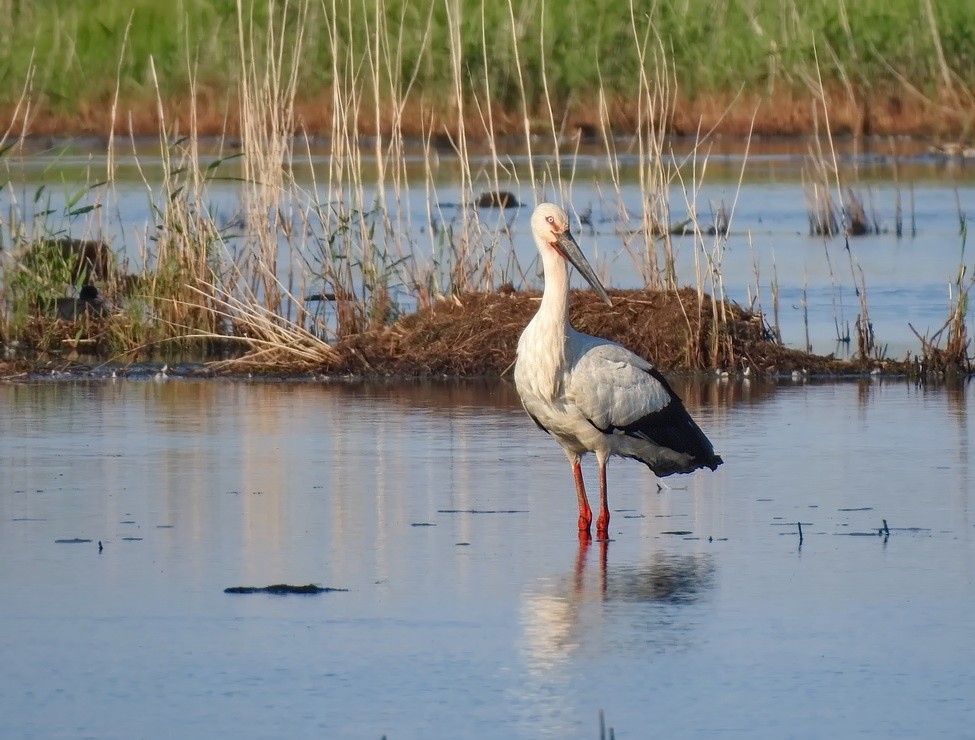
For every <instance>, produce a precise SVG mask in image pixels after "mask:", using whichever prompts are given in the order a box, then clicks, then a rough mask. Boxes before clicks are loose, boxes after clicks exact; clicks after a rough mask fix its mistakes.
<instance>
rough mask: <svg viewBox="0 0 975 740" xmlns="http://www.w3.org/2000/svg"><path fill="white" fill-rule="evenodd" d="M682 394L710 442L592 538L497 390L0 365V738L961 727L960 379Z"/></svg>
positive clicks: (967, 431) (563, 472)
mask: <svg viewBox="0 0 975 740" xmlns="http://www.w3.org/2000/svg"><path fill="white" fill-rule="evenodd" d="M678 386H679V388H680V390H681V391H682V393H683V395H684V396H685V398H686V400H687V404H688V407H689V408H691V409H692V411H693V413H694V414H695V415H696V417H697V418H698V419H699V421H700V423H701V425H702V426H703V427H704V428H705V430H706V431H707V432H708V433H709V435H710V436H711V437H712V439H713V441H714V443H715V447H716V448H717V449H718V450H719V451H720V452H721V453H722V454H723V456H724V458H725V460H726V464H725V465H724V466H723V467H722V468H720V469H719V470H718V471H717V472H715V473H699V474H695V475H693V476H681V477H677V478H668V479H666V485H667V487H666V488H664V489H662V490H659V491H658V489H657V485H656V483H655V481H654V479H653V478H652V476H650V475H649V473H648V472H647V471H646V469H645V468H644V467H643V466H641V465H639V464H637V463H634V462H632V461H622V460H614V461H613V462H612V463H611V466H610V470H609V477H610V496H611V498H610V504H611V508H612V510H613V512H614V513H613V521H612V523H611V537H612V541H610V542H608V543H594V544H592V545H590V546H588V547H585V546H582V547H580V545H579V544H578V542H577V539H576V534H575V532H574V521H575V507H574V497H573V490H572V480H571V475H570V471H569V468H568V465H567V464H566V462H565V459H564V457H563V456H562V454H561V452H560V451H559V450H558V448H557V447H556V445H555V444H554V443H553V442H552V441H551V439H549V438H548V437H547V436H546V435H544V434H542V433H541V432H539V431H538V430H537V429H536V428H535V427H534V425H533V424H531V422H530V421H529V420H527V418H526V417H525V416H524V415H523V412H521V410H520V409H519V407H518V405H517V399H516V397H515V395H514V392H513V389H512V388H511V387H510V386H508V385H503V384H494V383H477V382H467V383H452V384H440V385H437V384H413V385H406V386H403V385H398V386H397V385H366V384H352V383H341V382H336V383H321V382H304V383H249V382H230V381H208V382H199V381H189V380H178V379H169V380H165V381H154V380H147V381H131V380H108V381H98V382H75V383H51V382H40V383H31V384H19V385H10V384H7V385H0V409H2V410H3V412H2V414H0V469H2V470H3V476H2V479H0V594H2V598H0V654H2V655H3V667H2V668H0V716H2V717H3V718H4V719H3V725H4V734H5V735H7V736H10V737H24V738H28V737H43V738H58V737H64V738H69V737H70V738H78V737H98V738H113V737H117V738H130V737H227V736H244V737H267V738H277V737H341V738H374V739H377V740H378V738H379V737H381V736H382V735H383V734H385V735H386V736H387V737H389V738H390V739H391V740H392V739H394V738H397V739H398V738H419V737H455V738H484V737H524V738H536V737H553V738H596V737H598V712H599V710H600V709H602V710H604V711H605V715H606V720H607V723H608V724H609V725H612V726H613V727H614V728H615V731H616V736H617V737H620V738H624V737H631V738H632V737H648V736H651V734H652V735H653V736H657V737H704V736H708V737H710V736H714V735H719V736H731V737H748V738H752V737H770V738H772V737H774V738H778V737H784V736H790V737H823V736H830V735H833V736H843V737H847V736H855V735H866V736H876V735H883V736H919V735H920V736H925V737H935V736H942V737H960V736H965V735H967V734H968V733H970V729H971V727H972V724H973V722H975V702H973V701H972V697H973V696H975V660H973V658H975V655H973V647H972V646H973V645H975V622H973V620H972V619H971V615H972V613H973V612H975V583H973V577H975V516H973V504H975V492H973V488H975V486H973V480H972V477H973V471H972V459H971V457H972V450H973V448H975V444H973V442H975V439H973V437H975V433H973V431H972V427H971V423H970V420H969V417H970V416H971V415H972V413H973V411H975V403H973V394H972V389H971V388H970V387H969V388H965V387H964V386H961V387H951V388H948V387H936V388H923V387H916V386H914V385H912V384H910V383H908V382H905V381H896V380H895V381H885V382H879V381H862V382H847V383H831V384H811V383H800V382H791V381H787V382H782V383H778V384H774V383H766V382H762V383H757V382H749V381H745V382H744V383H742V382H730V383H729V382H726V383H717V384H712V383H706V382H694V383H691V384H688V383H683V384H678ZM593 465H594V463H593V461H591V460H589V461H588V465H586V466H585V467H586V472H587V476H588V480H589V481H591V483H590V485H592V484H593V483H594V480H593V479H594V475H593V472H594V471H593ZM884 520H886V522H887V524H888V526H889V529H890V534H889V537H883V536H878V534H877V530H878V529H879V528H881V527H882V526H883V522H884ZM800 521H801V522H802V531H803V541H802V545H801V547H800V542H799V536H798V529H797V526H796V525H797V522H800ZM673 533H678V534H673ZM680 533H689V534H680ZM72 539H84V540H91V542H80V543H58V542H57V540H72ZM99 541H100V542H101V543H102V544H103V546H104V550H103V552H101V553H99V550H98V542H99ZM281 582H285V583H291V584H305V583H318V584H321V585H322V586H328V587H333V588H341V589H348V591H342V592H332V593H325V594H321V595H318V596H287V597H275V596H268V595H264V594H255V595H228V594H225V593H224V592H223V590H224V589H225V588H226V587H229V586H238V585H248V586H266V585H270V584H275V583H281Z"/></svg>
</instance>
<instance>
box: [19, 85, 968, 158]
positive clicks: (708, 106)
mask: <svg viewBox="0 0 975 740" xmlns="http://www.w3.org/2000/svg"><path fill="white" fill-rule="evenodd" d="M588 99H589V97H588V96H579V100H588ZM825 100H826V107H827V109H828V111H829V129H830V130H831V131H832V132H833V134H834V135H837V136H844V135H857V136H913V137H925V138H933V139H935V140H939V141H940V140H942V139H944V138H946V137H948V138H951V137H959V136H961V137H965V136H967V135H969V133H970V132H969V127H970V120H971V111H970V110H968V109H966V108H965V106H964V105H960V104H958V102H957V100H956V101H941V100H935V99H929V98H926V97H924V96H921V95H915V96H909V95H908V94H907V93H906V92H905V91H904V90H902V89H894V90H891V91H884V90H882V89H880V90H874V91H873V92H871V93H864V94H859V95H856V96H853V95H850V94H849V92H847V91H846V90H842V89H835V90H832V91H827V93H826V96H825ZM119 111H122V113H116V117H115V119H114V121H115V129H114V133H115V135H116V136H123V137H127V136H129V135H135V136H139V137H142V136H157V135H158V134H159V131H160V130H161V127H163V126H165V129H166V130H167V131H173V132H180V133H182V134H185V133H188V132H190V131H191V130H194V129H191V116H192V106H190V105H188V101H187V98H186V97H185V96H181V97H174V98H172V99H170V100H169V101H167V102H166V103H165V105H164V107H163V111H164V115H165V123H164V124H163V123H161V121H160V116H159V107H158V105H157V104H156V102H155V100H148V99H147V100H140V99H130V100H127V101H126V100H123V101H121V102H120V105H119ZM396 112H397V111H394V109H393V107H392V106H391V105H390V106H389V107H388V110H384V111H381V112H380V115H379V116H377V115H376V114H375V112H374V111H372V110H369V111H364V112H363V113H362V114H361V115H360V119H359V120H358V121H357V122H356V126H355V130H356V131H357V132H358V133H359V135H362V136H371V135H374V134H376V133H377V131H378V132H381V133H383V134H387V135H388V134H389V133H390V131H391V130H392V129H393V122H394V120H395V121H396V123H397V125H398V126H399V128H400V131H401V133H402V134H403V135H404V136H407V137H416V138H421V137H425V136H427V135H429V134H430V132H433V141H434V143H435V144H436V143H437V142H438V141H439V140H440V137H443V143H444V145H445V146H449V142H450V136H448V133H449V134H450V135H451V136H454V135H456V133H457V131H458V129H459V125H458V121H457V116H456V113H455V112H453V111H452V110H451V109H450V108H449V107H444V108H443V109H433V110H431V108H430V106H429V103H428V101H427V102H424V101H417V100H409V101H406V102H405V103H404V105H403V110H402V112H401V113H400V114H399V115H396V116H394V113H396ZM195 114H196V116H195V120H193V121H192V124H193V125H194V126H195V132H196V134H197V135H200V136H231V137H237V136H240V105H239V102H238V101H236V100H234V99H231V98H222V97H220V96H219V95H218V94H216V93H214V94H209V95H208V94H200V95H198V97H197V100H196V111H195ZM332 114H333V98H332V93H331V91H329V90H323V91H319V92H318V93H316V94H315V95H312V96H305V97H302V98H299V99H298V100H297V101H296V102H295V133H308V134H311V135H325V136H328V135H330V134H332V129H331V124H332V121H333V115H332ZM606 115H607V118H608V124H609V126H610V129H611V133H612V134H613V135H616V136H621V135H627V134H632V133H634V132H635V131H636V129H637V126H638V121H639V116H640V111H639V108H638V101H637V100H635V99H628V98H626V97H623V96H620V95H615V96H610V98H609V100H608V104H607V112H606ZM529 118H530V119H531V120H532V121H533V123H532V128H533V133H535V134H538V135H542V136H545V135H551V129H550V124H549V123H548V122H549V120H550V117H549V112H548V111H547V110H542V109H539V110H537V111H533V112H532V113H531V114H530V115H529ZM555 118H556V120H558V121H560V122H563V124H562V126H561V127H562V134H563V135H564V136H568V137H572V136H574V135H577V134H578V135H580V136H581V137H582V138H591V139H600V138H602V136H603V132H602V129H601V125H600V120H599V118H598V112H597V111H596V109H595V108H594V107H593V106H591V105H588V104H585V105H584V104H582V103H575V104H573V103H570V104H569V105H568V106H566V108H565V109H564V110H559V111H556V116H555ZM0 120H4V121H12V122H13V123H12V129H11V132H10V133H11V135H13V136H20V135H27V136H31V137H37V136H43V137H51V136H53V137H60V136H91V137H96V138H107V137H108V136H109V134H110V133H112V130H113V129H112V125H113V123H112V122H113V118H112V107H111V106H110V105H101V104H99V105H94V104H85V103H79V104H78V105H77V106H75V107H74V108H73V109H69V110H66V109H64V107H63V106H60V107H54V106H51V105H45V104H44V102H43V101H40V102H39V105H38V107H37V108H35V109H34V111H32V115H31V118H30V120H29V121H28V122H27V123H26V124H25V123H24V122H23V119H22V118H20V117H18V116H17V115H15V110H14V108H12V107H11V106H9V105H8V106H6V107H0ZM491 120H492V124H493V135H494V136H495V137H507V136H515V137H520V138H523V137H524V133H525V128H524V126H525V116H524V114H523V113H522V112H521V111H520V110H508V109H505V108H503V107H500V106H495V108H494V110H493V111H492V119H491ZM660 125H662V126H663V128H664V129H665V130H666V131H667V132H668V133H670V134H673V135H681V136H695V135H697V134H701V135H704V134H708V133H714V134H717V135H721V136H746V135H748V134H749V132H751V133H753V134H755V135H760V136H802V135H810V134H813V133H816V132H819V133H821V134H824V133H826V121H825V120H824V117H823V114H822V102H821V101H820V100H819V99H818V98H817V97H814V96H813V95H811V94H810V93H808V92H805V91H796V90H783V89H779V90H777V91H775V92H773V93H771V94H766V93H760V92H755V91H728V92H707V93H701V94H699V95H696V96H694V97H686V96H680V95H678V96H677V99H676V102H675V105H674V110H673V114H672V116H670V117H669V119H668V120H667V121H663V122H660ZM464 132H465V135H466V136H467V137H468V138H469V139H471V140H475V141H476V140H481V139H486V138H488V132H487V131H486V130H485V128H484V119H482V118H481V117H480V116H479V115H477V112H476V110H475V109H472V110H471V111H469V113H468V115H467V117H466V119H465V120H464Z"/></svg>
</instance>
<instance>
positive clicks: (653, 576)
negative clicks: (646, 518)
mask: <svg viewBox="0 0 975 740" xmlns="http://www.w3.org/2000/svg"><path fill="white" fill-rule="evenodd" d="M609 547H610V542H609V541H607V540H599V541H596V542H595V543H593V542H587V541H580V542H579V545H578V549H577V551H576V553H575V562H574V566H573V568H572V570H571V572H570V573H567V574H566V575H564V576H562V577H560V578H556V579H553V580H551V581H548V580H546V581H543V582H542V583H541V584H540V587H539V589H538V590H537V591H535V592H533V593H528V594H526V595H525V598H524V602H523V603H524V606H523V624H524V629H525V642H526V645H525V646H526V649H527V652H528V654H529V663H530V665H531V666H532V668H534V669H541V670H547V669H551V668H554V667H556V666H557V665H558V664H560V663H562V662H564V661H566V660H568V659H569V658H570V657H571V656H572V655H573V654H575V653H576V652H577V651H581V650H585V651H586V652H587V653H588V652H589V651H595V652H597V653H600V654H605V653H607V652H615V651H629V650H632V649H634V648H635V647H637V646H639V645H642V646H644V647H646V646H648V645H649V646H651V649H660V650H671V649H680V647H681V646H682V645H686V644H688V643H689V642H690V639H689V637H688V635H689V633H690V632H691V631H692V630H693V628H694V625H695V623H696V620H697V618H698V617H699V616H700V611H699V610H697V609H694V608H692V607H693V605H695V604H699V603H700V602H702V601H704V600H705V599H706V597H707V595H708V594H709V593H710V591H711V590H712V589H713V587H714V582H715V566H714V562H713V557H712V556H711V555H709V554H708V553H699V552H698V553H677V552H668V551H665V550H656V551H654V552H653V553H652V554H651V555H650V556H649V558H648V559H647V560H646V561H644V562H639V563H632V564H625V565H612V564H611V563H610V562H609Z"/></svg>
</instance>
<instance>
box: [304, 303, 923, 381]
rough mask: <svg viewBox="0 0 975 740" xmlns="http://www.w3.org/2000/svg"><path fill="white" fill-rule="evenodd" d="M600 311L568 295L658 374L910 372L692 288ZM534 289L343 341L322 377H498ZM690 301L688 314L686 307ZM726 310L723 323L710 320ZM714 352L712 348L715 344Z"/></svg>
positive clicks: (575, 314) (584, 326) (575, 316)
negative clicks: (788, 331)
mask: <svg viewBox="0 0 975 740" xmlns="http://www.w3.org/2000/svg"><path fill="white" fill-rule="evenodd" d="M611 296H612V298H613V307H612V308H611V309H607V308H606V306H605V304H603V303H602V302H601V301H600V300H599V299H598V297H596V296H595V295H593V294H592V293H591V292H588V291H585V292H576V293H573V295H572V308H571V311H570V318H571V321H572V324H573V326H575V327H576V329H578V330H579V331H583V332H586V333H588V334H593V335H597V336H601V337H606V338H608V339H612V340H614V341H617V342H619V343H620V344H622V345H624V346H625V347H628V348H629V349H631V350H632V351H634V352H636V353H637V354H639V355H642V356H643V357H646V358H648V359H649V360H651V361H652V362H653V363H654V365H655V366H656V367H658V368H659V369H660V370H663V371H699V370H713V369H716V370H727V371H729V372H731V373H742V372H745V371H746V370H747V371H749V372H756V373H760V374H778V373H787V372H792V371H794V370H800V371H808V372H810V373H814V374H841V373H852V372H862V371H864V370H868V369H872V368H874V367H881V368H883V369H884V370H886V371H890V372H907V370H908V367H907V365H906V363H897V362H891V361H886V362H884V363H880V362H876V361H874V362H871V361H846V360H837V359H835V358H833V357H822V356H818V355H811V354H807V353H805V352H800V351H798V350H792V349H789V348H786V347H783V346H782V345H781V344H779V343H777V342H775V341H774V340H773V339H772V337H771V334H770V330H769V329H768V327H767V326H766V324H765V322H764V320H763V319H762V317H761V315H760V314H756V313H752V312H750V311H747V310H745V309H743V308H742V307H740V306H738V305H737V304H734V303H731V302H725V303H724V305H723V306H722V307H721V311H720V312H718V311H715V310H713V308H712V306H711V302H712V299H711V298H710V297H707V296H706V297H705V301H704V305H703V306H702V310H700V311H697V310H696V306H697V304H698V295H697V292H696V291H695V290H694V289H690V288H684V289H681V290H679V291H672V290H635V291H613V292H612V293H611ZM538 301H539V296H538V294H537V293H521V292H512V291H506V292H502V291H498V292H491V293H466V294H462V295H459V296H456V297H453V298H448V299H444V300H442V301H439V302H438V303H436V304H434V305H433V306H431V307H430V308H427V309H424V310H422V311H419V312H418V313H416V314H413V315H410V316H407V317H405V318H403V319H400V320H399V321H397V322H396V323H394V324H393V325H392V326H389V327H386V328H383V329H379V330H373V331H368V332H364V333H362V334H359V335H357V336H354V337H349V338H347V339H346V340H345V341H344V342H342V343H340V344H339V345H338V346H337V347H336V351H337V353H338V359H337V362H335V363H326V364H325V365H323V366H322V367H321V368H320V369H321V370H322V371H324V372H329V373H354V374H377V375H446V376H498V375H502V374H504V373H505V372H506V371H508V369H509V368H510V367H511V365H512V363H513V362H514V360H515V351H516V349H517V346H518V337H519V336H520V335H521V332H522V330H523V329H524V327H525V326H526V325H527V323H528V321H529V320H530V319H531V317H532V315H533V314H534V313H535V311H536V310H537V309H538ZM691 306H693V307H695V310H694V311H690V310H688V307H691ZM719 313H723V314H724V315H725V316H726V317H727V319H726V320H724V321H722V322H720V323H719V322H715V321H714V320H713V317H714V316H715V315H716V314H719ZM715 348H716V349H715Z"/></svg>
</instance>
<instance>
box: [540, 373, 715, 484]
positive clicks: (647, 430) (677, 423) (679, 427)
mask: <svg viewBox="0 0 975 740" xmlns="http://www.w3.org/2000/svg"><path fill="white" fill-rule="evenodd" d="M645 372H646V373H647V374H648V375H650V376H651V377H653V378H654V380H656V381H657V382H658V383H660V384H661V385H662V386H663V387H664V389H665V390H666V391H667V393H668V394H669V395H670V403H668V404H667V405H666V406H664V407H663V408H662V409H660V410H659V411H654V412H651V413H649V414H646V415H645V416H641V417H640V418H639V419H637V420H636V421H634V422H632V423H630V424H627V425H626V426H621V427H617V426H611V427H610V428H608V429H601V428H600V427H598V426H597V427H596V428H597V429H599V431H601V432H603V433H604V434H611V433H613V432H615V431H620V432H623V433H624V434H626V435H628V436H630V437H635V438H638V439H645V440H648V441H650V442H652V443H653V444H655V445H657V446H658V447H666V448H668V449H671V450H674V451H675V452H679V453H681V454H684V455H690V456H691V457H692V458H693V459H694V461H695V462H698V463H700V464H701V465H703V466H706V467H708V468H710V469H711V470H714V469H715V468H717V467H718V466H719V465H720V464H721V463H722V462H724V461H723V460H722V459H721V457H720V455H715V454H714V445H712V444H711V440H709V439H708V438H707V435H705V434H704V432H703V431H701V428H700V427H699V426H698V425H697V423H696V422H695V421H694V419H692V418H691V415H690V414H689V413H687V409H686V408H684V402H683V401H681V399H680V396H678V395H677V393H675V392H674V389H673V388H671V387H670V383H668V382H667V379H666V378H664V376H663V375H661V374H660V372H659V371H658V370H657V369H656V368H652V367H651V368H648V369H647V370H646V371H645ZM536 423H537V422H536ZM590 423H591V424H593V426H596V424H595V423H593V422H592V420H590Z"/></svg>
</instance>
